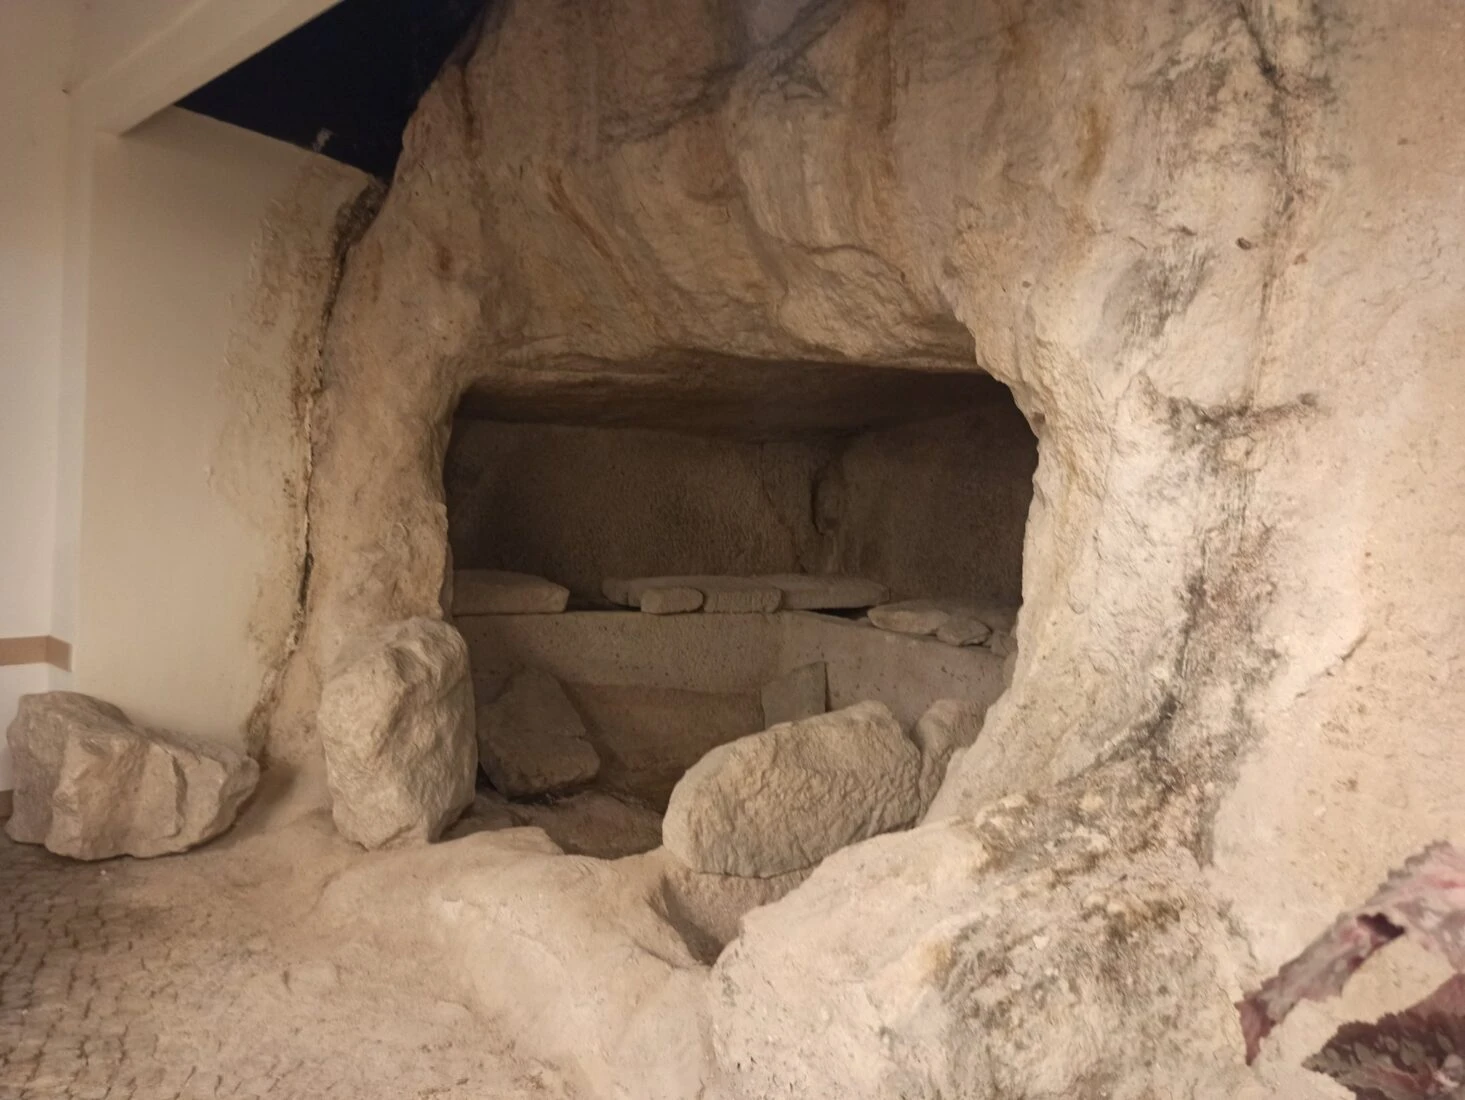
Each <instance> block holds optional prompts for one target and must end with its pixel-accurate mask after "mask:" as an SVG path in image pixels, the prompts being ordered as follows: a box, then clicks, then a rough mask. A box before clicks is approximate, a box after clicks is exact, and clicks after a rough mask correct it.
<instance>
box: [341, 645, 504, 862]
mask: <svg viewBox="0 0 1465 1100" xmlns="http://www.w3.org/2000/svg"><path fill="white" fill-rule="evenodd" d="M473 719H474V715H473V682H472V680H471V679H470V678H469V674H468V647H467V645H466V644H465V643H464V641H463V638H462V636H461V635H459V633H458V632H457V631H456V630H454V629H453V628H452V627H451V626H449V625H448V624H447V623H444V622H441V621H439V620H436V619H427V618H418V619H406V620H403V621H401V622H397V623H391V624H389V625H388V626H385V627H382V628H381V629H379V630H376V631H373V632H372V633H370V634H368V635H366V636H364V637H362V638H360V639H358V640H357V641H356V642H355V643H354V644H351V645H349V646H347V647H346V649H345V650H343V651H342V654H341V656H340V657H339V658H337V660H336V661H335V663H334V664H333V665H332V666H331V669H330V670H329V673H328V675H327V678H326V683H325V687H324V688H323V689H322V691H321V701H320V710H319V711H318V712H317V715H316V728H317V731H318V732H319V735H320V739H321V747H322V748H323V749H324V751H325V759H326V779H327V782H328V784H329V786H330V791H331V815H332V817H333V818H334V819H335V822H336V828H338V829H339V830H340V831H341V833H342V835H344V836H346V837H349V838H350V839H352V840H354V841H356V842H357V843H358V844H361V845H364V846H365V847H367V848H380V847H382V846H384V845H390V844H397V843H408V842H414V841H415V842H417V843H423V842H426V841H429V840H434V839H436V838H437V837H438V836H439V835H440V834H441V833H442V831H443V829H445V828H446V827H447V826H448V825H450V824H452V822H453V821H454V819H455V818H457V816H458V815H459V814H460V813H462V812H463V810H464V809H465V808H466V807H467V806H468V804H469V803H471V802H472V801H473V781H474V774H475V773H476V771H477V768H478V742H477V739H476V738H475V737H474V722H473Z"/></svg>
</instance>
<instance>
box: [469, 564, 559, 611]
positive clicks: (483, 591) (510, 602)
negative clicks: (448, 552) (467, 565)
mask: <svg viewBox="0 0 1465 1100" xmlns="http://www.w3.org/2000/svg"><path fill="white" fill-rule="evenodd" d="M452 601H453V604H452V606H453V614H454V615H557V614H559V613H560V612H561V611H563V610H564V609H565V607H566V605H567V604H568V603H569V601H570V590H569V589H568V588H566V587H565V586H564V585H562V584H555V583H554V581H547V580H545V579H544V578H543V577H535V576H531V575H530V574H528V573H508V572H505V571H503V570H500V569H459V570H457V571H456V572H455V573H454V574H453V586H452Z"/></svg>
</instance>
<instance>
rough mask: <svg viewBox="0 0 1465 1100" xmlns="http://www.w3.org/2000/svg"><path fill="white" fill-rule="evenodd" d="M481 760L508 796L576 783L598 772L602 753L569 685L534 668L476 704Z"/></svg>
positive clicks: (518, 795)
mask: <svg viewBox="0 0 1465 1100" xmlns="http://www.w3.org/2000/svg"><path fill="white" fill-rule="evenodd" d="M478 760H479V763H480V764H481V765H482V766H483V771H484V773H485V774H486V775H487V776H488V778H489V780H490V781H491V782H492V783H493V785H494V787H495V789H497V790H498V791H499V792H500V793H501V794H505V795H508V796H509V797H510V798H524V797H528V796H531V795H537V794H552V793H554V792H555V791H562V790H566V789H567V788H570V787H577V786H580V785H581V784H583V783H588V782H589V781H590V780H592V779H594V778H595V774H596V773H597V772H598V771H600V757H599V756H598V755H597V754H596V752H595V747H594V746H593V745H591V744H590V742H589V741H587V740H586V739H585V723H584V722H583V721H582V720H581V718H580V715H579V714H578V713H577V712H576V710H575V707H574V704H573V703H571V702H570V699H569V697H568V696H567V695H566V694H565V689H564V688H562V687H560V682H559V681H558V680H556V679H555V678H554V677H553V676H551V675H550V674H549V673H547V672H542V671H540V670H539V669H533V668H531V669H525V670H524V671H523V672H520V673H519V674H518V675H516V676H515V677H514V678H513V680H511V681H510V683H509V686H508V688H507V690H505V691H504V693H503V694H502V695H500V696H499V697H498V698H497V699H495V700H494V701H493V702H492V703H485V704H484V705H483V706H481V707H479V708H478Z"/></svg>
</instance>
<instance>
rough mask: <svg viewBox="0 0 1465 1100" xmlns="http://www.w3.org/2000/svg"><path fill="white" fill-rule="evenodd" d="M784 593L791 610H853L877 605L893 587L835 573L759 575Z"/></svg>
mask: <svg viewBox="0 0 1465 1100" xmlns="http://www.w3.org/2000/svg"><path fill="white" fill-rule="evenodd" d="M757 579H758V580H759V581H763V582H765V583H768V584H771V585H773V587H775V588H777V589H778V590H779V591H781V592H782V593H783V607H784V608H785V609H787V610H789V611H850V610H854V609H856V608H861V607H874V606H875V605H876V604H879V603H882V602H884V601H885V600H887V599H889V598H890V589H888V588H886V587H885V586H884V585H883V584H880V583H878V582H877V581H868V580H865V579H864V578H863V577H846V576H841V575H839V574H835V573H829V574H806V573H775V574H771V575H769V576H766V577H758V578H757Z"/></svg>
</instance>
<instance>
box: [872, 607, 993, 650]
mask: <svg viewBox="0 0 1465 1100" xmlns="http://www.w3.org/2000/svg"><path fill="white" fill-rule="evenodd" d="M869 617H870V622H871V623H872V624H874V625H875V626H878V627H879V628H880V629H881V630H889V631H892V632H893V633H896V634H915V635H935V637H936V638H937V639H938V640H939V641H942V642H945V643H946V644H947V645H955V646H964V645H985V646H989V647H990V646H992V645H993V644H994V642H995V641H996V640H997V639H998V638H1000V637H1004V636H1009V635H1010V632H1011V631H1012V628H1013V624H1014V622H1015V621H1016V617H1017V616H1016V613H1015V612H1013V611H1012V610H1010V609H1009V608H1001V607H982V606H978V605H976V604H970V603H963V602H962V601H960V600H900V601H898V602H896V603H887V604H881V605H880V606H879V607H872V608H871V609H870V613H869Z"/></svg>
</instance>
